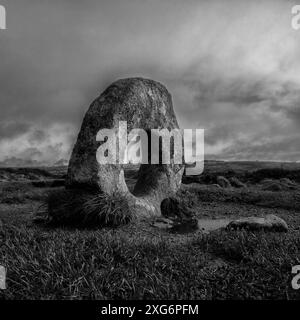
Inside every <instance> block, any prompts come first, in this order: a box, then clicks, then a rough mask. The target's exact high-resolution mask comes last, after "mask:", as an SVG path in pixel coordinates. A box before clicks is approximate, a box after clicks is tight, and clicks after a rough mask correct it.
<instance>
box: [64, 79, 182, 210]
mask: <svg viewBox="0 0 300 320" xmlns="http://www.w3.org/2000/svg"><path fill="white" fill-rule="evenodd" d="M119 121H127V126H128V132H129V131H130V130H132V129H135V128H140V129H144V130H146V131H147V132H149V130H151V129H162V128H167V129H173V128H179V126H178V123H177V119H176V116H175V113H174V110H173V105H172V98H171V95H170V93H169V92H168V91H167V89H166V88H165V87H164V86H163V85H162V84H160V83H158V82H155V81H152V80H148V79H142V78H129V79H122V80H118V81H116V82H114V83H113V84H112V85H110V86H109V87H108V88H107V89H106V90H105V91H104V92H103V93H102V94H101V96H100V97H98V98H97V99H96V100H95V101H94V102H93V103H92V105H91V106H90V108H89V110H88V111H87V113H86V115H85V117H84V120H83V123H82V126H81V130H80V132H79V135H78V138H77V142H76V144H75V146H74V149H73V153H72V156H71V159H70V163H69V168H68V174H67V179H66V186H67V188H83V189H87V188H91V189H93V190H95V189H98V190H99V191H101V192H105V193H108V194H113V193H115V192H118V193H121V194H123V195H125V196H126V197H127V198H128V200H129V201H131V204H132V205H133V206H136V207H137V208H138V209H137V211H139V212H138V213H141V214H147V215H149V214H155V215H160V203H161V201H162V200H163V199H165V198H167V197H169V196H172V195H173V194H175V192H176V191H177V190H178V189H179V187H180V184H181V178H182V174H183V171H184V167H183V166H182V165H175V164H172V163H171V164H170V165H141V167H140V169H139V175H138V180H137V183H136V186H135V188H134V191H133V194H131V193H130V192H129V191H128V188H127V185H126V183H125V180H124V170H123V166H122V165H118V164H117V165H100V164H99V163H98V162H97V159H96V151H97V149H98V147H99V145H100V143H99V142H97V141H96V135H97V133H98V131H99V130H100V129H111V128H115V129H117V128H118V127H119ZM148 141H149V140H148ZM149 145H150V141H149Z"/></svg>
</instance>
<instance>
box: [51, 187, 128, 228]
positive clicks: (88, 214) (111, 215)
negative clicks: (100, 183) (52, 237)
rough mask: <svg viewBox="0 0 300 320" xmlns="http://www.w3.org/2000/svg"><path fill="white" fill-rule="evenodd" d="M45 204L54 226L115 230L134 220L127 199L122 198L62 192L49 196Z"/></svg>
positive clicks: (76, 191)
mask: <svg viewBox="0 0 300 320" xmlns="http://www.w3.org/2000/svg"><path fill="white" fill-rule="evenodd" d="M46 205H47V208H48V216H49V221H50V223H51V224H54V225H65V226H77V227H99V226H110V227H116V226H120V225H124V224H127V223H128V222H130V220H131V218H132V217H133V212H132V210H131V209H130V207H129V205H128V202H127V200H126V199H125V198H124V197H122V196H121V195H118V194H115V195H113V196H109V195H107V194H104V193H87V192H83V191H81V190H60V191H55V192H52V193H50V194H49V196H48V198H47V200H46Z"/></svg>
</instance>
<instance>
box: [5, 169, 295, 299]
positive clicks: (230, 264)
mask: <svg viewBox="0 0 300 320" xmlns="http://www.w3.org/2000/svg"><path fill="white" fill-rule="evenodd" d="M216 165H217V166H218V167H217V169H218V170H217V174H218V175H219V174H221V175H223V176H225V177H227V178H228V179H229V178H230V176H226V172H227V169H228V168H229V169H230V170H231V168H230V167H228V165H227V164H226V170H224V171H223V172H222V170H220V164H216ZM255 165H256V164H255ZM236 166H237V165H236ZM249 166H250V164H247V170H246V171H249ZM254 169H255V170H257V168H256V167H255V168H254ZM264 169H265V168H264ZM279 169H280V170H282V169H281V168H279ZM258 170H261V168H260V169H258ZM270 170H271V172H272V173H270V172H267V173H266V171H260V173H255V174H254V175H257V176H255V177H259V179H258V178H253V180H251V179H250V174H249V178H248V180H243V179H241V178H240V177H241V176H239V175H240V174H242V170H240V167H239V171H237V172H236V175H233V176H236V177H238V179H241V180H240V181H243V182H244V183H247V186H248V188H241V189H238V188H230V189H226V188H218V187H216V186H213V185H210V184H207V185H205V184H201V183H197V184H192V185H189V186H186V187H183V188H182V190H181V191H180V192H179V193H178V195H177V196H178V198H179V199H181V200H182V201H183V203H184V204H185V205H186V206H187V207H189V208H190V209H191V210H193V214H194V215H195V216H196V217H197V218H204V219H205V218H210V219H218V218H226V219H227V218H228V217H230V218H237V217H241V216H249V215H254V216H262V215H264V214H270V213H275V214H276V215H278V216H279V217H281V218H283V219H284V220H285V221H286V222H287V224H288V226H289V231H288V232H287V233H272V232H264V231H258V232H246V231H226V230H217V231H213V232H211V233H209V234H204V233H202V232H199V231H198V232H190V233H187V234H174V233H169V232H168V231H167V230H160V229H157V228H154V227H153V226H152V225H151V224H149V223H148V222H142V221H140V222H137V221H135V219H133V221H131V223H127V222H129V221H130V218H131V217H132V213H131V211H130V210H129V208H128V207H126V204H125V203H124V201H123V200H122V198H120V197H119V196H116V197H111V198H105V197H104V196H103V195H98V194H92V195H90V194H89V195H86V194H81V193H80V194H76V192H75V193H74V192H72V193H70V191H65V190H64V188H62V187H55V188H41V187H35V186H33V185H32V184H31V183H20V182H18V183H17V182H6V183H1V184H0V188H1V193H0V265H4V266H5V267H6V268H7V272H8V273H7V289H6V290H0V299H298V298H299V293H298V292H297V291H295V290H293V289H292V287H291V280H292V277H293V275H292V273H291V269H292V266H294V265H299V264H300V237H299V231H300V215H299V212H300V195H299V190H297V189H296V190H289V191H276V192H274V191H264V190H262V188H261V187H259V186H258V185H255V184H254V182H253V183H252V182H251V181H258V183H260V182H259V181H262V180H263V179H266V178H270V175H273V174H275V173H274V171H272V170H273V168H271V169H270ZM276 170H277V169H276ZM284 170H285V169H284ZM287 170H290V168H289V169H287ZM208 171H209V170H208ZM212 171H213V170H212ZM212 171H210V172H212ZM276 172H277V171H276ZM214 174H215V173H214ZM243 174H245V173H243ZM272 177H273V178H272V179H280V178H281V176H280V175H278V174H277V173H276V175H275V176H274V175H273V176H272ZM289 179H290V180H291V181H293V182H297V181H298V180H297V178H296V173H295V176H290V177H289ZM45 204H46V206H47V207H48V206H49V209H50V210H49V211H48V210H46V211H47V212H48V213H49V214H50V217H51V218H52V222H55V223H52V225H51V224H50V225H49V224H34V223H33V222H32V218H33V215H34V214H35V212H39V211H43V210H45ZM66 219H67V220H68V222H70V221H72V222H73V223H71V224H70V223H66ZM82 224H84V225H85V226H86V227H88V228H78V225H80V226H82ZM108 225H109V226H117V225H122V226H119V227H118V228H116V227H114V228H112V227H107V226H108ZM91 226H92V227H97V228H91ZM98 226H100V227H101V228H99V227H98Z"/></svg>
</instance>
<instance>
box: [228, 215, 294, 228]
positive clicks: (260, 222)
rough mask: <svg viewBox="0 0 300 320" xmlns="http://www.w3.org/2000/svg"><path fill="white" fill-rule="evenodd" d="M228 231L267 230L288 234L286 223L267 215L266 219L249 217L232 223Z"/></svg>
mask: <svg viewBox="0 0 300 320" xmlns="http://www.w3.org/2000/svg"><path fill="white" fill-rule="evenodd" d="M227 229H229V230H230V229H247V230H251V231H255V230H265V231H279V232H287V231H288V226H287V224H286V222H285V221H284V220H283V219H281V218H279V217H277V216H276V215H274V214H269V215H266V217H264V218H258V217H248V218H241V219H238V220H234V221H231V222H230V223H229V224H228V226H227Z"/></svg>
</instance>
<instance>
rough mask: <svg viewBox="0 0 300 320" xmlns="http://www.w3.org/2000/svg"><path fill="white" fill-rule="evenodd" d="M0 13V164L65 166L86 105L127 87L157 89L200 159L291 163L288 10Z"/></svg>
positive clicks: (151, 3) (297, 73)
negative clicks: (137, 80)
mask: <svg viewBox="0 0 300 320" xmlns="http://www.w3.org/2000/svg"><path fill="white" fill-rule="evenodd" d="M2 2H3V5H5V6H6V9H7V12H8V29H7V30H5V31H4V32H1V33H0V54H1V64H0V83H1V85H0V111H1V122H0V161H8V160H9V159H14V157H15V158H19V157H21V158H22V157H25V158H26V159H29V160H30V159H32V160H33V161H40V162H45V163H49V164H51V163H53V162H55V161H57V160H59V159H66V158H68V157H69V155H70V152H71V149H72V146H73V144H74V141H75V139H76V135H77V132H78V130H79V128H80V123H81V120H82V118H83V115H84V112H85V111H86V110H87V108H88V106H89V104H90V103H91V102H92V101H93V100H94V99H95V97H97V96H98V95H99V94H100V93H101V92H102V91H103V90H104V89H105V87H106V86H108V85H109V84H110V83H111V82H112V81H114V80H116V79H117V78H124V77H129V76H144V77H149V78H153V79H155V80H158V81H161V82H162V83H164V84H165V85H166V86H167V87H168V89H169V91H170V92H171V93H172V96H173V101H174V108H175V111H176V114H177V116H178V120H179V123H180V125H181V127H183V128H196V127H197V128H205V129H206V143H207V145H206V152H207V153H208V154H212V155H214V156H216V157H225V158H226V157H230V158H234V159H242V158H243V159H244V158H247V157H250V156H251V157H252V156H253V155H255V156H256V157H257V159H265V158H266V157H269V158H270V159H273V157H274V158H278V159H279V158H280V157H281V156H282V157H283V158H284V159H289V157H290V159H295V157H296V155H295V154H296V151H295V150H296V149H297V147H298V144H297V142H296V140H295V139H294V137H295V136H297V135H299V128H300V126H299V122H300V111H299V109H300V108H299V101H300V100H299V98H300V60H299V56H300V42H299V33H297V32H295V30H293V29H292V28H291V25H290V23H291V21H290V20H291V6H292V5H293V4H294V3H293V1H286V0H281V1H280V0H276V1H268V0H267V1H263V2H261V1H258V0H257V1H251V3H250V2H249V1H246V0H245V1H242V0H240V1H238V0H228V1H226V2H225V1H221V0H219V1H217V0H216V1H204V0H203V1H199V0H187V1H180V0H160V1H158V0H145V1H138V0H122V1H121V0H112V1H96V0H89V1H84V2H82V1H74V0H73V1H69V0H67V1H63V2H62V1H58V0H53V1H46V0H41V1H37V0H28V1H26V2H12V1H9V2H8V1H7V0H6V1H5V0H3V1H2ZM245 141H247V148H246V149H245V147H243V143H244V142H245ZM279 141H285V143H286V144H288V145H289V148H288V149H286V148H285V149H284V146H285V144H284V143H279ZM258 145H259V146H261V150H260V151H258V148H259V147H258ZM264 145H266V146H267V147H266V148H265V153H264V148H263V146H264ZM278 148H282V150H285V152H283V151H280V150H278ZM35 149H37V150H38V151H39V152H38V153H35V152H32V151H33V150H35ZM26 150H27V151H26ZM251 150H252V151H253V152H252V151H251ZM272 152H273V153H272ZM283 153H284V154H283ZM5 159H6V160H5Z"/></svg>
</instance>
